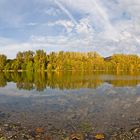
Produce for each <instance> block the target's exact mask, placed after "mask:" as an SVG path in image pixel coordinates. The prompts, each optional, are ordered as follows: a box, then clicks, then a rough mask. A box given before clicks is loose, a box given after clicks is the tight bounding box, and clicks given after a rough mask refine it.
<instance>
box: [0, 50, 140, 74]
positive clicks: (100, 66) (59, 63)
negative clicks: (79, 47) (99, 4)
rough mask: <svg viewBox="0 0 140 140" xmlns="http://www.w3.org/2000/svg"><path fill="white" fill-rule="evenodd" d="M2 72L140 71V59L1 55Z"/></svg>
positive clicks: (91, 55)
mask: <svg viewBox="0 0 140 140" xmlns="http://www.w3.org/2000/svg"><path fill="white" fill-rule="evenodd" d="M0 71H116V72H119V71H128V72H133V71H140V57H139V56H137V55H131V54H129V55H128V54H114V55H112V56H110V57H106V58H104V57H102V56H101V55H99V54H98V53H97V52H87V53H81V52H63V51H60V52H51V53H49V54H47V53H46V52H45V51H44V50H37V51H36V52H33V51H24V52H18V53H17V55H16V58H15V59H7V56H5V55H4V54H0Z"/></svg>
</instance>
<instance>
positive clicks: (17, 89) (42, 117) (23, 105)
mask: <svg viewBox="0 0 140 140" xmlns="http://www.w3.org/2000/svg"><path fill="white" fill-rule="evenodd" d="M0 122H1V123H0V127H1V128H2V130H0V134H1V133H2V135H3V137H8V136H9V137H13V135H17V136H16V137H18V138H17V139H19V138H20V140H22V139H24V137H22V138H21V134H20V136H19V134H18V132H19V131H20V132H22V134H23V133H24V135H26V136H25V137H27V138H29V137H30V139H34V138H36V137H38V139H44V140H48V139H54V140H59V139H60V140H61V139H62V140H63V139H64V140H69V139H73V140H74V137H75V140H76V138H77V139H85V140H90V139H94V138H96V139H98V138H97V137H95V136H96V135H100V137H101V136H102V137H105V139H112V140H113V138H112V137H114V140H115V137H119V136H120V135H121V134H128V135H129V132H130V131H133V130H134V131H133V132H135V131H136V130H137V131H138V132H140V131H139V130H140V129H139V126H140V75H139V74H132V73H131V74H129V73H119V74H116V73H102V72H88V73H87V72H50V73H49V72H48V73H47V72H46V73H43V72H42V73H32V72H23V73H8V72H7V73H0ZM13 126H14V127H13ZM7 128H8V130H7ZM19 128H20V129H19ZM1 131H2V132H1ZM27 132H28V134H27ZM138 132H137V133H138ZM138 134H139V133H138ZM138 134H137V136H136V137H135V139H139V138H140V137H139V138H138ZM116 135H117V136H116ZM118 135H119V136H118ZM139 136H140V135H139ZM44 137H46V139H45V138H44ZM72 137H73V138H72ZM127 137H128V136H127ZM47 138H48V139H47ZM13 139H14V138H13ZM15 139H16V138H15ZM102 139H104V138H102ZM118 139H119V138H118Z"/></svg>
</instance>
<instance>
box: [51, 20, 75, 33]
mask: <svg viewBox="0 0 140 140" xmlns="http://www.w3.org/2000/svg"><path fill="white" fill-rule="evenodd" d="M48 25H49V26H56V25H60V26H64V27H65V29H66V30H67V33H70V32H71V31H72V30H73V27H74V24H73V22H72V21H70V20H57V21H55V22H49V23H48Z"/></svg>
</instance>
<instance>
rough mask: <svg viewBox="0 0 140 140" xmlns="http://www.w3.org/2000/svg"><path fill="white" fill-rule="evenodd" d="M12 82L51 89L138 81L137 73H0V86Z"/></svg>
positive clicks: (39, 88)
mask: <svg viewBox="0 0 140 140" xmlns="http://www.w3.org/2000/svg"><path fill="white" fill-rule="evenodd" d="M7 82H14V83H16V86H17V88H18V89H25V90H33V89H36V90H37V91H43V90H44V89H45V88H46V87H49V88H52V89H54V88H55V89H56V88H58V89H61V90H63V89H79V88H97V87H99V86H101V85H102V84H104V83H108V84H111V85H112V86H114V87H126V86H130V87H134V86H137V85H138V84H139V83H140V76H139V75H138V74H133V75H132V74H131V75H130V74H119V75H118V74H113V73H110V74H109V73H106V74H105V73H104V74H103V73H95V72H94V73H93V72H91V73H83V72H49V73H47V72H42V73H37V72H36V73H33V72H22V73H16V72H14V73H8V72H7V73H0V87H4V86H6V85H7Z"/></svg>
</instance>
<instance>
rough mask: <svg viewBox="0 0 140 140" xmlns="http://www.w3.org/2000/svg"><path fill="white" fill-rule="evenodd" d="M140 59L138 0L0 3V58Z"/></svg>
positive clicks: (19, 0) (11, 0)
mask: <svg viewBox="0 0 140 140" xmlns="http://www.w3.org/2000/svg"><path fill="white" fill-rule="evenodd" d="M37 49H44V50H45V51H47V52H48V53H49V52H51V51H60V50H64V51H81V52H83V51H84V52H86V51H97V52H98V53H100V54H101V55H103V56H109V55H111V54H113V53H131V54H140V0H0V53H4V54H6V55H7V56H8V57H9V58H13V57H15V55H16V53H17V52H18V51H25V50H37Z"/></svg>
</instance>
